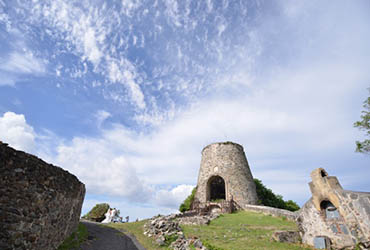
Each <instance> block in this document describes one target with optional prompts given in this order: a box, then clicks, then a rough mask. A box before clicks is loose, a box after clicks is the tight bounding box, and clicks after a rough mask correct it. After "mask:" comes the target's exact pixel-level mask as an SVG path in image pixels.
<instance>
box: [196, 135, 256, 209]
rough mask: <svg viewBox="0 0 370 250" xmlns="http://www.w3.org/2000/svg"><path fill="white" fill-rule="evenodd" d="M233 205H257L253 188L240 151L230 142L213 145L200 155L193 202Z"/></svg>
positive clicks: (246, 164) (249, 172) (238, 147)
mask: <svg viewBox="0 0 370 250" xmlns="http://www.w3.org/2000/svg"><path fill="white" fill-rule="evenodd" d="M212 199H215V200H217V199H221V200H222V199H223V200H226V201H233V202H234V203H236V205H237V207H239V208H244V206H245V205H246V204H256V203H257V193H256V186H255V184H254V181H253V176H252V173H251V171H250V169H249V165H248V161H247V158H246V156H245V153H244V150H243V147H242V146H241V145H239V144H236V143H233V142H221V143H213V144H210V145H208V146H206V147H205V148H204V149H203V151H202V160H201V164H200V170H199V176H198V183H197V192H196V194H195V200H196V201H197V202H199V203H200V204H206V203H207V202H209V201H211V200H212Z"/></svg>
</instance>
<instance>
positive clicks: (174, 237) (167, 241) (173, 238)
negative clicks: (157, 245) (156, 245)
mask: <svg viewBox="0 0 370 250" xmlns="http://www.w3.org/2000/svg"><path fill="white" fill-rule="evenodd" d="M178 237H179V236H178V235H176V234H172V235H165V236H164V238H165V241H164V242H165V246H167V247H168V246H170V245H171V243H172V242H175V241H176V240H177V238H178Z"/></svg>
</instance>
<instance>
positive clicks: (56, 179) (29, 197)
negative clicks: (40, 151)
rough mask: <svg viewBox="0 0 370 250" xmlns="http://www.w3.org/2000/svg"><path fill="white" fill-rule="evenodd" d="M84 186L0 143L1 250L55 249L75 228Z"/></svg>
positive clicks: (53, 167) (30, 156)
mask: <svg viewBox="0 0 370 250" xmlns="http://www.w3.org/2000/svg"><path fill="white" fill-rule="evenodd" d="M84 196H85V185H84V184H83V183H81V182H80V181H79V180H78V179H77V178H76V176H74V175H72V174H70V173H68V172H67V171H65V170H63V169H61V168H59V167H56V166H53V165H50V164H47V163H46V162H44V161H42V160H41V159H39V158H37V157H35V156H33V155H30V154H27V153H24V152H21V151H17V150H14V149H12V148H10V147H8V146H7V144H4V143H2V142H0V249H2V250H8V249H28V250H29V249H38V250H39V249H43V250H48V249H56V248H57V247H58V246H59V245H60V243H61V242H62V241H63V240H64V239H65V238H66V237H68V236H69V235H70V234H71V233H72V232H73V231H74V230H75V229H76V228H77V226H78V223H79V218H80V214H81V207H82V202H83V199H84Z"/></svg>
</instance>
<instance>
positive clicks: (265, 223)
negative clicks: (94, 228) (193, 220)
mask: <svg viewBox="0 0 370 250" xmlns="http://www.w3.org/2000/svg"><path fill="white" fill-rule="evenodd" d="M146 222H147V221H139V222H132V223H124V224H117V223H116V224H113V223H111V224H109V226H111V227H114V228H119V229H124V230H125V231H127V232H129V233H131V234H133V235H135V237H136V239H137V240H138V241H139V242H140V243H141V244H142V245H143V246H144V247H145V248H146V249H148V250H167V249H168V248H166V247H159V246H157V245H156V244H155V243H154V241H152V240H151V239H150V238H148V237H146V236H145V235H143V225H144V224H145V223H146ZM181 227H182V229H183V231H184V233H185V236H186V237H197V238H200V240H201V241H202V242H203V243H205V245H206V246H207V247H208V249H210V250H212V249H213V250H244V249H245V250H247V249H284V250H289V249H292V250H293V249H297V250H298V249H307V250H308V249H312V248H309V247H307V246H303V245H300V244H288V243H280V242H275V241H273V240H271V235H272V233H273V232H274V231H277V230H297V227H296V224H295V223H294V222H292V221H288V220H286V219H285V218H276V217H272V216H267V215H263V214H260V213H255V212H246V211H241V212H238V213H233V214H224V215H221V216H220V217H219V218H217V219H215V220H213V221H212V222H211V223H210V224H209V225H201V226H199V225H197V226H181Z"/></svg>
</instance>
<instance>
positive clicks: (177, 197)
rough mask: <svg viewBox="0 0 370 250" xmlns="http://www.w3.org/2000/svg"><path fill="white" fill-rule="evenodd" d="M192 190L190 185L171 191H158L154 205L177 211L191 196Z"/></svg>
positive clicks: (180, 186)
mask: <svg viewBox="0 0 370 250" xmlns="http://www.w3.org/2000/svg"><path fill="white" fill-rule="evenodd" d="M193 188H194V186H192V185H179V186H177V187H175V188H173V189H171V190H159V191H158V192H157V193H156V196H155V203H156V204H157V205H159V206H163V207H170V208H174V209H178V208H179V204H181V203H182V202H183V201H184V200H185V199H186V197H188V196H189V195H190V194H191V191H192V190H193Z"/></svg>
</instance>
